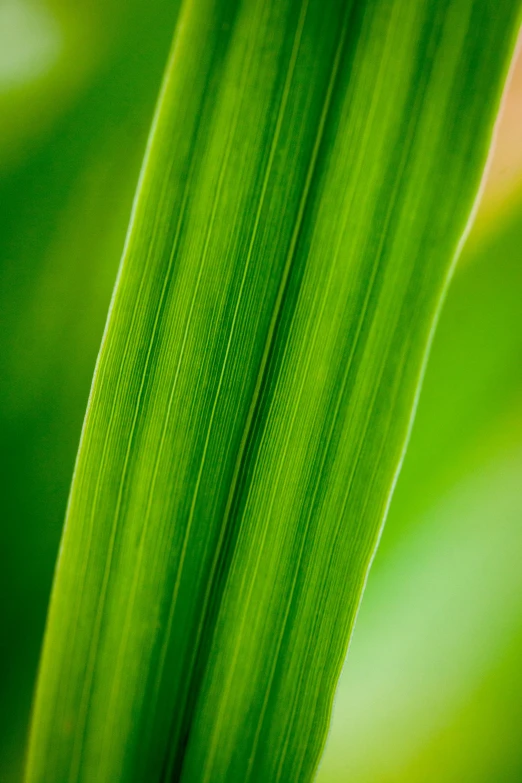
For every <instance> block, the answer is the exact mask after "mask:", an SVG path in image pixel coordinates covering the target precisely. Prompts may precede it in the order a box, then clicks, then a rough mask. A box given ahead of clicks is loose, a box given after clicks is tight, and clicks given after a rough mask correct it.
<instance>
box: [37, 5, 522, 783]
mask: <svg viewBox="0 0 522 783" xmlns="http://www.w3.org/2000/svg"><path fill="white" fill-rule="evenodd" d="M519 11H520V8H519V4H518V3H517V2H507V1H506V2H503V3H501V4H500V5H499V4H498V3H496V2H495V3H494V2H493V0H488V2H484V1H483V0H482V2H478V1H477V2H473V0H458V2H455V1H453V2H449V0H448V2H443V0H440V2H428V0H425V2H415V3H412V4H409V3H408V4H406V3H402V2H399V0H397V2H392V3H390V2H385V0H373V1H370V0H368V2H362V3H347V2H340V0H339V1H338V0H329V2H327V3H325V2H324V1H323V2H316V1H315V0H310V1H309V2H291V1H290V0H285V1H284V2H281V0H279V1H276V0H273V1H272V2H271V1H270V0H264V1H263V2H261V1H259V2H256V1H255V0H243V1H240V0H237V1H234V2H232V1H231V2H219V1H218V0H214V1H212V0H194V1H193V2H187V3H185V4H184V5H183V7H182V9H181V16H180V20H179V22H178V26H177V32H176V36H175V41H174V47H173V52H172V56H171V59H170V62H169V65H168V68H167V74H166V78H165V81H164V86H163V89H162V94H161V97H160V101H159V105H158V109H157V113H156V117H155V121H154V125H153V132H152V135H151V138H150V141H149V146H148V151H147V155H146V160H145V164H144V168H143V171H142V176H141V180H140V184H139V187H138V195H137V199H136V202H135V207H134V211H133V216H132V220H131V228H130V231H129V235H128V240H127V244H126V248H125V252H124V258H123V263H122V267H121V270H120V275H119V278H118V282H117V286H116V292H115V296H114V299H113V303H112V306H111V312H110V316H109V321H108V326H107V330H106V334H105V337H104V341H103V345H102V350H101V353H100V358H99V361H98V365H97V370H96V374H95V381H94V385H93V390H92V395H91V399H90V403H89V409H88V413H87V418H86V422H85V426H84V431H83V435H82V441H81V445H80V451H79V456H78V462H77V466H76V470H75V476H74V480H73V487H72V492H71V498H70V504H69V509H68V516H67V524H66V530H65V534H64V540H63V547H62V552H61V555H60V559H59V563H58V568H57V574H56V582H55V587H54V592H53V600H52V604H51V609H50V615H49V623H48V628H47V632H46V641H45V646H44V653H43V658H42V666H41V672H40V678H39V685H38V691H37V697H36V704H35V711H34V719H33V729H32V737H31V744H30V753H29V762H28V772H27V780H28V781H31V782H32V781H44V780H49V781H51V780H52V781H62V780H63V781H77V780H86V781H87V780H96V781H104V780H106V781H109V780H115V779H117V780H121V781H131V780H136V781H138V780H144V779H146V780H151V781H154V780H167V779H175V780H183V781H189V780H190V781H192V780H193V781H209V780H215V781H218V780H224V779H227V780H238V781H239V780H241V781H242V780H260V781H267V780H278V779H279V780H285V781H286V780H306V779H309V778H310V776H311V775H312V774H313V772H314V769H315V767H316V764H317V759H318V755H319V753H320V750H321V747H322V744H323V742H324V736H325V731H326V725H327V720H328V714H329V710H330V704H331V699H332V694H333V689H334V687H335V683H336V680H337V677H338V674H339V670H340V666H341V664H342V661H343V658H344V654H345V650H346V645H347V642H348V638H349V635H350V632H351V629H352V626H353V622H354V618H355V613H356V611H357V607H358V604H359V601H360V597H361V593H362V589H363V586H364V582H365V579H366V576H367V571H368V568H369V564H370V561H371V558H372V556H373V553H374V551H375V547H376V544H377V540H378V536H379V532H380V529H381V526H382V522H383V519H384V516H385V511H386V507H387V504H388V502H389V498H390V493H391V490H392V487H393V484H394V481H395V478H396V476H397V471H398V468H399V464H400V461H401V457H402V454H403V451H404V447H405V442H406V439H407V434H408V429H409V426H410V422H411V417H412V411H413V408H414V406H415V400H416V396H417V393H418V386H419V382H420V378H421V375H422V369H423V366H424V362H425V355H426V350H427V346H428V343H429V340H430V337H431V333H432V330H433V324H434V320H435V317H436V313H437V311H438V308H439V305H440V300H441V297H442V295H443V292H444V290H445V287H446V284H447V280H448V277H449V274H450V271H451V267H452V261H453V259H454V257H455V254H456V252H457V246H458V245H459V242H460V240H461V237H462V234H463V232H464V229H465V227H466V224H467V222H468V218H469V213H470V210H471V207H472V204H473V201H474V199H475V196H476V192H477V189H478V185H479V181H480V176H481V171H482V167H483V164H484V160H485V157H486V153H487V149H488V146H489V141H490V135H491V128H492V123H493V120H494V117H495V113H496V109H497V105H498V96H499V90H500V87H501V85H502V80H503V77H504V74H505V70H506V67H507V64H508V61H509V56H510V54H511V51H512V48H513V44H514V39H515V35H516V30H517V24H518V21H519Z"/></svg>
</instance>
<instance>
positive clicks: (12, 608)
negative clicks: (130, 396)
mask: <svg viewBox="0 0 522 783" xmlns="http://www.w3.org/2000/svg"><path fill="white" fill-rule="evenodd" d="M176 10H177V4H176V3H174V2H171V1H170V0H149V2H147V3H143V2H141V0H126V1H125V2H123V0H105V2H102V1H101V0H76V2H74V3H70V2H66V0H62V1H61V2H60V0H52V2H51V1H49V2H38V0H25V1H24V0H6V1H5V2H4V3H2V4H1V8H0V29H1V32H0V118H1V119H0V173H1V177H2V179H1V181H0V201H1V203H2V210H1V212H0V351H1V354H2V375H1V377H0V432H1V434H0V467H1V479H0V486H1V495H2V522H1V523H0V588H1V589H0V615H1V619H2V623H1V630H0V781H1V782H2V783H19V781H20V779H21V768H22V761H23V753H24V746H25V741H26V729H27V723H28V716H29V707H30V701H31V694H32V689H33V686H34V678H35V673H36V665H37V659H38V653H39V647H40V641H41V635H42V631H43V624H44V619H45V612H46V608H47V601H48V595H49V590H50V583H51V577H52V571H53V566H54V561H55V557H56V550H57V546H58V540H59V536H60V532H61V527H62V523H63V516H64V512H65V503H66V499H67V493H68V489H69V484H70V476H71V473H72V467H73V463H74V456H75V452H76V448H77V443H78V437H79V431H80V427H81V421H82V418H83V414H84V410H85V404H86V400H87V394H88V389H89V385H90V380H91V376H92V368H93V365H94V360H95V356H96V352H97V349H98V346H99V342H100V337H101V332H102V328H103V323H104V320H105V315H106V310H107V305H108V301H109V297H110V292H111V289H112V285H113V280H114V275H115V271H116V266H117V263H118V260H119V254H120V251H121V247H122V244H123V237H124V233H125V229H126V224H127V222H128V214H129V210H130V203H131V199H132V195H133V191H134V187H135V182H136V178H137V172H138V168H139V164H140V159H141V157H142V153H143V145H144V141H145V137H146V133H147V131H148V126H149V123H150V117H151V113H152V108H153V104H154V102H155V99H156V94H157V90H158V86H159V82H160V78H161V72H162V69H163V65H164V62H165V58H166V53H167V50H168V46H169V43H170V37H171V30H172V27H173V20H174V18H175V16H176ZM520 105H522V103H521V104H520ZM515 115H516V111H515ZM512 127H514V128H515V134H516V132H517V131H516V128H517V127H518V136H519V138H520V125H518V126H517V125H516V120H514V121H513V122H512ZM514 149H515V150H520V145H518V146H517V145H516V142H515V144H514ZM515 157H516V154H515ZM509 160H512V159H509ZM506 165H507V164H506ZM515 168H516V167H515V166H514V165H513V166H512V169H513V170H515ZM505 209H506V205H505V193H504V194H503V195H502V197H499V199H498V200H497V202H496V203H495V208H494V209H493V210H492V211H491V212H490V213H488V215H487V216H486V217H485V218H484V219H483V220H482V223H481V226H485V227H486V228H485V229H484V231H482V230H478V231H477V232H476V237H477V239H476V241H475V240H473V237H472V240H473V242H474V244H473V253H469V254H467V255H466V256H465V257H464V258H463V259H462V263H461V269H460V270H459V271H458V272H457V276H456V279H455V281H454V289H453V290H452V291H451V293H450V296H449V298H448V303H447V305H446V308H445V310H444V312H443V316H442V319H441V324H440V331H439V335H438V337H437V339H436V342H435V346H434V352H433V357H432V361H431V362H430V365H429V368H428V373H427V378H426V384H425V390H424V393H423V395H422V397H421V403H420V407H419V417H418V423H417V425H416V427H415V429H414V433H413V438H412V444H411V450H410V453H409V455H408V457H407V460H406V463H405V468H404V473H403V477H402V479H401V480H400V482H399V485H398V488H397V495H396V499H395V502H394V503H393V505H392V509H391V512H390V517H389V521H388V525H387V528H386V530H385V534H384V537H383V541H382V548H381V552H380V554H379V555H378V557H377V559H376V562H375V565H374V570H373V572H372V578H371V579H370V582H369V586H368V589H367V594H366V598H365V601H364V603H363V607H362V610H361V614H360V619H359V622H358V626H357V629H356V633H355V638H354V641H353V644H352V649H351V652H350V657H349V665H348V666H347V667H346V671H345V674H344V675H343V678H342V679H341V684H340V688H339V693H338V697H337V707H336V711H335V713H334V722H333V727H332V733H331V739H330V742H329V745H328V746H327V751H326V755H325V758H324V761H323V764H322V768H321V770H320V773H319V777H318V780H319V781H323V783H344V782H345V781H346V782H347V781H348V780H350V781H354V783H384V781H387V782H388V783H389V781H397V783H399V781H400V783H403V781H404V782H405V783H408V782H409V781H411V783H418V781H420V780H426V781H431V780H433V781H437V783H439V782H440V781H442V782H443V781H455V782H456V781H462V780H468V779H469V780H473V781H478V782H479V783H481V782H482V781H484V783H485V782H486V781H488V783H489V781H492V782H493V781H495V783H496V781H513V782H514V781H518V780H520V777H521V775H522V772H521V769H522V762H521V758H520V750H519V737H518V727H519V726H520V724H521V719H522V716H521V706H520V705H521V703H522V692H521V691H522V677H521V675H520V672H519V661H520V657H521V654H522V610H521V604H522V600H521V593H522V586H521V584H520V569H519V568H518V563H517V553H518V552H519V551H520V549H521V543H520V529H521V524H522V520H521V517H522V514H521V513H520V509H521V506H522V496H521V491H520V482H519V481H518V478H517V477H518V476H519V475H520V468H521V444H522V406H521V405H520V400H521V399H522V397H521V395H520V392H521V391H522V390H521V388H520V387H521V385H522V384H521V380H520V368H521V366H522V357H521V346H520V343H521V339H520V335H521V334H522V316H521V314H520V306H519V302H520V298H521V297H520V295H521V292H522V279H521V273H520V269H521V268H522V258H521V256H522V252H521V247H522V210H518V211H517V210H516V209H513V208H512V206H510V210H511V211H512V215H511V218H510V220H508V221H504V220H503V218H502V211H503V210H505ZM493 221H499V223H498V225H493ZM481 226H478V228H479V229H481ZM486 231H487V233H486ZM430 776H431V777H430Z"/></svg>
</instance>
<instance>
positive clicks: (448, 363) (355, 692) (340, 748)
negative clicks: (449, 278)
mask: <svg viewBox="0 0 522 783" xmlns="http://www.w3.org/2000/svg"><path fill="white" fill-rule="evenodd" d="M503 222H504V225H501V226H499V227H497V229H496V231H495V232H493V235H492V236H491V237H489V238H488V240H487V241H484V242H483V243H482V244H481V245H480V246H476V245H475V247H474V249H473V250H472V247H473V243H470V244H469V245H468V246H467V248H466V250H465V253H464V254H463V257H462V263H459V265H458V267H457V270H456V274H455V279H454V281H453V282H452V285H451V287H450V290H449V295H448V298H447V301H446V302H445V304H444V308H443V311H442V315H441V320H440V324H439V326H438V327H437V331H436V334H435V339H434V343H433V348H432V350H431V354H430V360H429V363H428V367H427V372H426V378H425V380H424V383H423V389H422V395H421V397H420V402H419V410H418V413H417V415H416V418H415V424H414V427H413V431H412V437H411V442H410V444H409V446H408V451H407V454H406V458H405V461H404V467H403V469H402V471H401V475H400V477H399V481H398V483H397V489H396V491H395V493H394V496H393V500H392V502H391V506H390V513H389V516H388V519H387V522H386V528H385V530H384V534H383V537H382V541H381V544H380V546H379V550H378V553H377V556H376V558H375V562H374V564H373V566H372V575H371V579H370V581H369V584H368V588H367V590H366V592H365V597H364V602H363V604H362V607H361V611H360V614H359V617H358V620H357V628H356V631H355V634H354V638H353V640H352V643H351V647H350V657H349V665H348V666H346V667H345V668H344V670H343V674H342V675H341V678H340V680H339V685H338V688H337V691H336V697H335V706H334V710H333V714H332V721H331V725H330V732H329V736H328V743H327V746H326V750H325V754H324V756H323V758H322V760H321V766H320V770H319V774H318V778H317V780H318V782H320V783H338V782H340V781H345V780H350V781H354V783H355V782H357V783H379V782H380V783H384V781H389V780H390V779H397V780H400V781H401V783H403V782H404V783H409V781H411V782H412V783H416V782H417V781H419V780H422V781H423V782H424V781H426V783H428V781H439V780H444V781H445V783H446V782H447V783H450V781H452V782H453V781H455V783H456V782H457V781H462V780H473V781H483V782H484V783H486V781H493V780H509V779H510V776H511V778H513V775H514V771H515V770H517V771H518V770H519V769H520V732H519V725H520V710H521V705H522V699H521V683H520V682H519V680H518V671H519V661H520V656H521V653H522V572H521V570H520V563H519V558H518V553H519V552H520V536H521V529H522V528H521V525H520V509H521V508H522V487H521V485H520V480H519V476H520V465H521V458H522V329H521V325H522V311H521V308H520V291H521V290H522V267H521V265H520V247H521V245H522V203H519V204H518V207H517V208H516V209H514V210H513V215H512V216H510V218H509V220H505V221H503ZM470 245H471V247H470ZM377 746H378V748H379V752H378V753H376V752H375V748H376V747H377ZM515 777H516V775H515Z"/></svg>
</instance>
